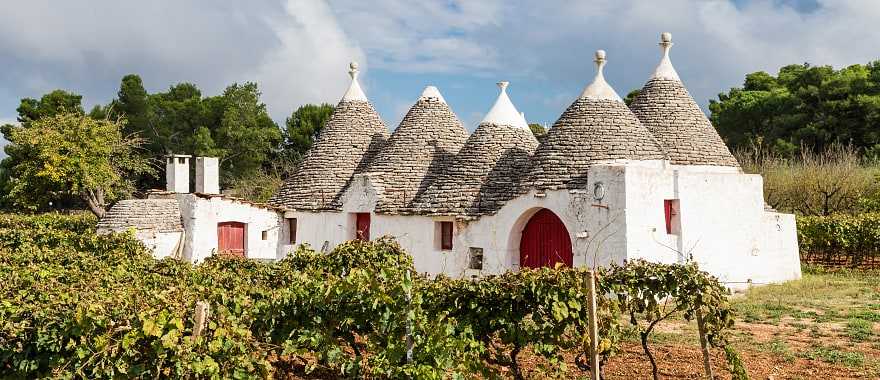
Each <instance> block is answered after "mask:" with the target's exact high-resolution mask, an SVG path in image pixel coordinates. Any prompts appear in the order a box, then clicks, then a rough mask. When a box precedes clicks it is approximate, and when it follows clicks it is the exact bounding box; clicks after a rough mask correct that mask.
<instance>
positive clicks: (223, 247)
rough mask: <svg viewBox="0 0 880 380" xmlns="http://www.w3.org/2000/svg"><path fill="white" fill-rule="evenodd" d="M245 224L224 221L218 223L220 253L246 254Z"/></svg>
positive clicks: (242, 255)
mask: <svg viewBox="0 0 880 380" xmlns="http://www.w3.org/2000/svg"><path fill="white" fill-rule="evenodd" d="M244 236H245V224H244V223H239V222H224V223H218V224H217V252H218V253H220V254H226V255H234V256H241V257H244V256H245V249H244Z"/></svg>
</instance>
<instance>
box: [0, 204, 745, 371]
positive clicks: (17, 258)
mask: <svg viewBox="0 0 880 380" xmlns="http://www.w3.org/2000/svg"><path fill="white" fill-rule="evenodd" d="M93 223H94V220H93V219H92V218H90V217H85V216H74V217H59V216H52V215H42V216H33V217H23V216H8V215H7V216H2V215H0V281H2V291H0V295H2V302H0V377H2V378H37V377H59V378H120V377H121V378H130V377H150V378H156V377H175V378H180V377H186V378H228V377H234V378H268V377H276V378H278V377H285V376H288V375H290V374H291V373H298V374H309V376H311V378H339V377H351V378H406V379H410V378H419V379H422V378H424V379H436V378H474V377H479V378H511V377H512V378H517V379H521V378H525V377H528V376H530V374H529V371H530V370H531V371H541V372H540V373H542V374H543V375H545V376H558V377H563V378H564V377H567V376H566V374H568V373H569V372H570V371H572V370H585V369H586V368H588V367H589V366H591V365H593V363H590V362H589V359H588V358H589V357H590V355H588V354H589V352H588V351H589V347H590V341H589V335H588V333H587V332H588V324H589V322H590V321H589V320H588V313H587V307H586V300H587V296H586V294H587V281H586V279H587V278H588V277H587V273H588V272H587V271H586V270H584V269H570V268H556V269H550V268H545V269H540V270H523V271H520V272H511V273H507V274H504V275H500V276H489V277H484V278H480V279H450V278H443V277H439V278H426V277H424V276H421V275H417V274H416V273H415V272H414V270H413V265H412V261H411V258H410V256H409V255H407V254H406V253H405V252H403V251H402V250H401V249H400V248H399V246H398V245H397V244H396V243H395V242H393V241H391V240H388V239H380V240H378V241H375V242H350V243H346V244H343V245H341V246H339V247H337V248H336V249H335V250H333V251H332V252H331V253H329V254H320V253H316V252H314V251H312V250H311V249H309V248H307V247H303V248H300V249H299V250H298V251H297V252H295V253H294V254H292V255H291V256H290V257H289V258H287V259H285V260H281V261H278V262H275V263H259V262H254V261H248V260H240V259H231V258H223V257H214V258H212V259H210V260H208V261H207V262H205V263H203V264H201V265H198V266H192V265H190V264H187V263H182V262H179V261H175V260H161V261H159V260H154V259H152V258H151V256H150V254H149V252H147V251H146V250H145V248H143V247H142V246H141V245H140V244H139V243H138V242H137V241H136V240H134V239H133V238H132V237H131V236H129V235H126V234H120V235H109V236H97V235H95V234H94V232H93ZM597 279H598V285H597V286H598V290H599V291H598V293H599V298H598V305H599V308H598V315H599V318H598V320H597V321H596V322H597V324H598V326H599V330H598V335H599V337H600V339H599V341H598V342H597V344H598V347H599V353H600V357H601V358H602V359H601V360H600V364H601V363H602V362H605V361H607V360H608V358H611V357H613V356H614V355H615V354H617V353H618V350H619V348H620V343H621V339H622V338H623V330H624V328H626V329H629V330H633V329H634V330H636V331H637V332H638V334H639V336H640V338H641V339H640V340H641V345H642V348H643V350H644V352H645V354H646V356H645V360H646V361H650V362H651V363H652V364H654V362H655V361H656V359H655V358H654V357H653V356H652V355H651V345H650V339H648V338H649V336H650V335H651V334H652V332H653V329H654V327H655V326H656V325H657V323H658V322H659V321H662V320H666V319H671V318H672V319H674V318H678V319H684V320H693V319H694V318H697V317H700V318H702V322H703V323H702V324H703V325H704V328H705V332H706V334H705V337H706V339H707V342H708V344H709V345H711V346H713V347H718V348H726V353H727V358H728V362H729V368H727V370H729V371H731V372H732V374H733V376H734V377H743V376H745V375H744V370H743V368H742V366H741V363H740V362H739V360H738V356H737V354H736V352H734V351H733V350H732V349H730V348H729V347H727V337H728V331H729V329H730V327H731V326H732V323H733V316H732V311H731V307H730V305H729V304H728V300H727V292H726V290H725V289H724V287H723V286H722V285H720V284H719V282H718V281H717V279H715V278H713V277H711V276H708V275H707V274H705V273H703V272H700V271H699V270H698V269H697V268H696V267H695V266H693V265H661V264H652V263H647V262H632V263H628V264H626V265H623V266H612V267H609V268H606V269H602V270H600V271H598V272H597ZM197 305H207V307H205V308H203V309H202V310H200V311H199V312H197V309H198V308H199V307H197ZM524 352H529V355H534V356H535V357H538V358H540V361H539V364H538V366H537V367H536V368H532V369H526V368H523V366H522V365H521V363H520V362H519V361H520V359H521V357H522V355H523V353H524ZM571 352H574V353H576V360H575V361H574V362H575V365H574V366H575V367H578V368H572V366H571V365H570V364H568V362H567V361H566V360H564V358H563V354H565V353H571ZM717 370H723V369H722V368H717V369H716V371H717Z"/></svg>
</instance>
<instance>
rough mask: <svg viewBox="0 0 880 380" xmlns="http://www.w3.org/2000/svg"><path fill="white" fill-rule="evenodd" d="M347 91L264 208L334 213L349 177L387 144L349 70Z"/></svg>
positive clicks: (377, 119) (379, 121)
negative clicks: (329, 211) (349, 84)
mask: <svg viewBox="0 0 880 380" xmlns="http://www.w3.org/2000/svg"><path fill="white" fill-rule="evenodd" d="M350 73H351V75H352V87H351V88H349V91H348V92H346V96H345V97H343V99H342V100H341V101H340V102H339V104H337V105H336V109H335V110H334V111H333V114H332V115H331V116H330V119H329V120H328V121H327V124H325V125H324V128H322V129H321V132H320V133H319V134H318V137H317V139H315V143H314V144H313V145H312V147H311V148H310V149H309V151H308V152H307V153H306V156H305V157H304V158H303V161H302V162H301V163H300V165H299V167H297V169H296V171H295V172H294V174H293V175H291V176H290V178H288V179H287V180H286V181H285V182H284V184H283V185H282V186H281V189H280V190H278V192H277V193H276V194H275V195H274V196H272V198H271V199H270V200H269V203H270V204H272V205H275V206H279V207H284V208H289V209H296V210H306V211H321V210H332V211H338V210H340V208H341V204H340V200H339V198H340V196H341V195H342V191H343V189H344V188H345V186H346V185H347V184H348V182H349V181H350V180H351V178H352V176H353V175H354V174H356V173H360V172H362V171H364V170H366V168H367V167H368V166H369V164H370V162H371V161H372V160H373V158H374V157H375V155H376V154H377V153H378V152H379V150H380V149H381V147H382V146H383V145H384V143H385V140H386V139H387V138H388V128H387V127H386V126H385V123H384V122H382V119H381V118H380V117H379V114H377V113H376V110H375V109H374V108H373V106H372V105H371V104H370V103H369V101H366V100H364V99H366V97H364V96H362V95H363V92H362V91H361V90H360V86H359V85H357V86H355V85H356V84H357V75H356V74H357V67H356V65H352V71H351V72H350Z"/></svg>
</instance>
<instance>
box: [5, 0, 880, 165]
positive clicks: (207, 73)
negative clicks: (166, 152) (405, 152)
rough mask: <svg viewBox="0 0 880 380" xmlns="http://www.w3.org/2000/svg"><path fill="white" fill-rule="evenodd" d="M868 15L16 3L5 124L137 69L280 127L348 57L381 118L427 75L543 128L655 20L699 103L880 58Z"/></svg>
mask: <svg viewBox="0 0 880 380" xmlns="http://www.w3.org/2000/svg"><path fill="white" fill-rule="evenodd" d="M135 4H136V5H135ZM878 19H880V2H878V1H872V0H852V1H846V0H840V1H831V0H803V1H799V0H768V1H757V0H754V1H750V0H735V1H728V0H714V1H713V0H704V1H685V0H670V1H663V2H659V1H621V0H601V1H579V2H571V1H561V0H560V1H555V0H547V1H534V2H530V1H516V0H512V1H502V0H482V1H478V2H477V1H459V0H445V1H436V2H432V1H421V2H412V1H404V0H375V1H369V2H365V1H361V0H338V1H329V2H321V1H314V0H312V1H308V0H272V1H264V2H240V1H235V0H219V1H208V0H204V1H192V2H174V1H170V0H158V1H151V2H138V3H131V2H117V1H113V0H94V1H89V2H85V1H67V2H50V1H48V0H29V1H23V0H22V1H17V2H12V3H7V4H5V7H4V12H2V14H0V67H2V69H0V121H11V120H14V118H15V115H16V113H15V108H16V107H17V105H18V102H19V99H20V98H22V97H25V96H27V97H39V96H40V95H42V94H43V93H46V92H48V91H51V90H52V89H56V88H62V89H67V90H71V91H75V92H77V93H80V94H82V95H83V96H84V100H85V103H86V106H87V107H90V106H91V105H94V104H97V103H102V104H104V103H107V102H108V101H110V100H111V99H112V98H113V97H114V96H115V94H116V91H117V90H118V86H119V80H120V78H121V77H122V76H123V75H125V74H128V73H137V74H139V75H141V76H142V77H143V79H144V81H145V84H146V86H147V89H148V91H151V92H152V91H159V90H163V89H165V88H167V87H168V86H169V85H171V84H173V83H176V82H180V81H189V82H193V83H195V84H197V85H198V86H199V87H200V88H201V89H202V91H203V93H204V94H216V93H219V92H220V91H222V89H223V88H224V87H225V86H227V85H228V84H230V83H232V82H236V81H237V82H243V81H255V82H257V83H258V84H259V85H260V88H261V89H262V90H263V100H264V101H265V102H266V104H267V105H268V107H269V110H270V113H271V114H272V116H273V117H274V118H275V119H276V121H278V122H279V123H283V121H284V118H285V117H286V116H288V115H289V114H290V113H291V112H292V111H293V110H294V109H295V108H296V107H297V106H299V105H301V104H304V103H316V102H329V103H335V102H337V101H338V99H339V98H340V97H341V95H342V93H343V92H344V91H345V88H346V86H347V83H348V76H347V73H346V71H347V65H348V62H349V61H352V60H356V61H358V62H359V63H360V65H361V67H362V68H363V71H364V72H363V74H362V84H363V85H364V88H365V90H366V92H367V95H368V97H369V98H370V99H371V100H372V102H373V103H374V104H375V106H376V108H377V110H378V111H379V113H380V114H381V116H382V117H383V119H384V120H385V122H386V124H388V126H389V128H394V127H395V126H396V124H397V123H398V122H399V121H400V119H401V118H402V117H403V115H404V114H405V113H406V110H407V109H408V108H409V106H410V105H411V104H412V102H413V101H414V100H415V99H416V98H417V97H418V95H419V94H420V93H421V91H422V89H423V88H424V86H426V85H435V86H437V87H439V88H440V91H441V92H442V93H443V95H444V97H445V98H446V100H447V101H448V103H449V104H450V105H451V107H452V109H453V110H454V111H455V112H456V113H457V114H458V116H459V118H460V119H461V120H462V121H463V122H464V123H465V125H466V126H467V127H468V128H469V129H473V128H474V127H475V126H476V123H477V122H478V121H479V120H480V119H481V118H482V115H483V113H485V112H486V111H487V110H488V108H489V107H490V106H491V104H492V102H493V101H494V99H495V96H496V95H497V88H496V86H495V82H497V81H499V80H508V81H510V82H511V86H510V88H509V93H510V96H511V98H512V100H513V101H514V104H515V105H516V106H517V107H518V108H519V109H520V110H521V111H524V112H525V114H526V118H527V119H528V120H529V121H530V122H538V123H548V124H552V123H553V122H554V121H555V119H556V118H557V117H558V116H559V114H560V113H561V112H562V111H563V110H564V109H565V107H566V106H567V105H568V104H569V103H570V102H571V101H572V100H573V99H574V98H575V97H576V96H577V95H578V94H579V92H580V91H581V89H582V88H583V87H584V86H585V85H586V84H587V83H588V82H589V81H590V79H591V78H592V76H593V73H594V69H593V63H592V55H593V53H594V51H595V50H596V49H604V50H606V51H607V54H608V60H609V63H608V66H607V67H606V71H605V73H606V78H607V79H608V81H609V83H611V85H612V86H613V87H614V88H615V89H616V90H617V92H618V93H619V94H620V95H621V96H623V95H625V94H626V93H627V92H628V91H629V90H632V89H635V88H638V87H641V86H642V85H643V84H644V82H645V80H646V79H647V77H648V75H649V74H650V73H651V71H652V70H653V68H654V66H655V65H656V64H657V61H658V59H659V48H658V47H657V42H658V39H659V34H660V32H664V31H668V32H671V33H672V34H673V41H674V42H675V47H674V48H673V49H672V60H673V63H674V65H675V67H676V69H677V70H678V72H679V74H680V76H681V77H682V79H683V80H684V82H685V84H686V85H687V86H688V88H689V89H690V91H691V93H692V94H693V95H694V97H695V98H696V99H697V101H698V102H699V103H700V104H701V105H703V106H704V107H705V105H706V104H707V103H708V99H710V98H713V97H715V96H716V95H717V93H718V92H720V91H723V90H726V89H728V88H730V87H732V86H738V85H740V84H741V82H742V80H743V76H744V75H745V74H746V73H749V72H753V71H757V70H765V71H770V72H775V71H776V70H777V69H778V68H779V67H780V66H782V65H785V64H789V63H800V62H810V63H813V64H831V65H834V66H835V67H839V66H841V65H848V64H852V63H866V62H868V61H871V60H875V59H878V58H880V50H878V49H877V45H876V41H878V40H880V29H878V28H876V26H875V23H876V20H878ZM2 143H3V142H2V141H0V144H2ZM0 155H2V153H0Z"/></svg>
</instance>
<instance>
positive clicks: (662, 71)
mask: <svg viewBox="0 0 880 380" xmlns="http://www.w3.org/2000/svg"><path fill="white" fill-rule="evenodd" d="M672 45H673V43H672V33H669V32H663V33H661V34H660V50H661V51H662V52H663V57H662V58H660V63H659V64H657V68H655V69H654V73H653V74H651V78H650V79H668V80H675V81H679V82H680V81H681V79H680V78H679V77H678V72H676V71H675V67H673V66H672V61H671V60H670V59H669V49H670V48H672ZM650 79H649V80H650Z"/></svg>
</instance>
